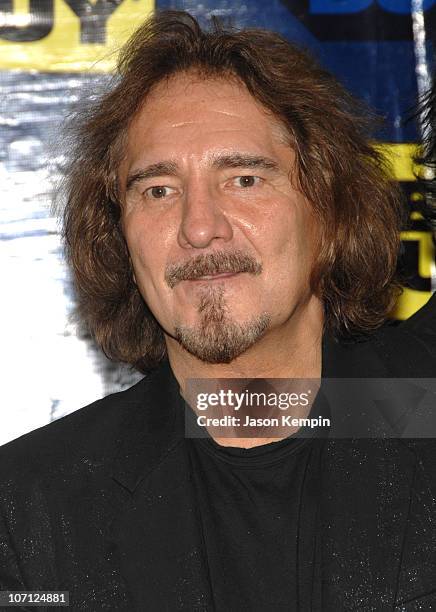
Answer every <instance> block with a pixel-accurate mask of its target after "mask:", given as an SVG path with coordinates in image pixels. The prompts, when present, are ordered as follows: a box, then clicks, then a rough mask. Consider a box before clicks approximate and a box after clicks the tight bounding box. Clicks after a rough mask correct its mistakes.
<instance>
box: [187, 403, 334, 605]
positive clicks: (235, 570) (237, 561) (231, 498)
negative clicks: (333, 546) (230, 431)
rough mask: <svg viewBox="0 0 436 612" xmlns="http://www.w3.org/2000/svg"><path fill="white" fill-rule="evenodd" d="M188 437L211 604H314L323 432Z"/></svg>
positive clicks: (318, 590) (316, 595)
mask: <svg viewBox="0 0 436 612" xmlns="http://www.w3.org/2000/svg"><path fill="white" fill-rule="evenodd" d="M312 412H313V411H312ZM186 442H187V448H188V452H189V456H190V461H191V470H192V474H193V478H194V485H195V495H196V507H197V516H198V521H199V527H200V530H201V532H202V537H203V545H204V553H205V555H204V556H205V559H206V560H207V564H208V573H209V579H210V584H211V592H212V593H213V598H214V605H215V609H216V610H217V612H241V611H242V610H249V611H250V612H256V611H259V612H268V611H271V612H272V611H274V612H281V611H283V612H284V611H285V610H286V611H288V612H289V611H292V610H297V609H312V606H313V607H314V609H317V607H316V601H317V598H318V597H319V592H320V580H319V576H318V568H319V564H320V559H319V555H318V554H317V548H318V545H319V533H318V531H319V530H318V523H319V517H318V511H319V492H320V471H321V470H320V467H321V453H322V440H321V439H319V438H317V437H314V435H312V436H311V437H304V438H302V437H296V436H295V435H294V436H290V437H288V438H286V439H284V440H281V441H279V442H271V443H268V444H264V445H262V446H258V447H254V448H249V449H244V448H234V447H228V446H227V447H226V446H221V445H219V444H217V443H216V442H215V441H214V440H213V439H212V438H210V437H208V438H203V439H201V438H196V439H195V438H194V439H187V441H186Z"/></svg>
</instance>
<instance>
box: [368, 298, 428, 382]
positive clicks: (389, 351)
mask: <svg viewBox="0 0 436 612" xmlns="http://www.w3.org/2000/svg"><path fill="white" fill-rule="evenodd" d="M373 345H374V348H375V350H376V351H377V352H378V353H379V355H380V357H381V358H382V360H383V361H384V362H385V364H386V366H387V370H388V372H389V374H390V375H391V376H392V377H405V378H407V377H412V378H427V377H431V378H432V377H435V376H436V293H435V294H433V296H432V297H431V298H430V300H429V301H428V302H427V304H425V306H423V307H422V308H421V309H420V310H418V312H416V313H415V314H414V315H413V316H412V317H410V318H409V319H407V320H406V321H403V322H402V323H400V324H399V325H397V326H388V327H384V328H383V329H381V330H379V331H378V332H377V333H376V334H375V335H374V339H373Z"/></svg>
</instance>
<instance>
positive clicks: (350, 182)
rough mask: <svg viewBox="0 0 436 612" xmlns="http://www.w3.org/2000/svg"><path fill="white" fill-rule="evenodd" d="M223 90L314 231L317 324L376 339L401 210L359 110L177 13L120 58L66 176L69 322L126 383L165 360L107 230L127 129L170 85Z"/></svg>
mask: <svg viewBox="0 0 436 612" xmlns="http://www.w3.org/2000/svg"><path fill="white" fill-rule="evenodd" d="M189 70H195V71H197V72H200V73H201V74H203V75H204V76H205V78H206V77H207V76H214V77H215V76H222V77H223V78H235V77H236V78H237V79H239V81H241V82H243V83H244V84H245V86H246V87H247V88H248V91H249V92H250V93H251V95H252V96H253V97H254V98H255V99H256V100H258V101H259V102H260V103H261V104H263V106H264V107H265V108H267V109H269V110H270V111H271V112H272V113H273V114H274V115H275V116H276V117H277V118H279V119H280V120H281V121H282V122H283V123H284V124H285V126H286V127H287V130H288V132H289V135H290V139H291V143H292V147H293V149H294V150H295V153H296V166H297V173H298V182H299V186H300V188H301V190H302V192H303V193H304V194H305V195H306V197H307V198H308V199H309V200H310V202H311V203H312V206H313V209H314V213H315V214H316V215H317V217H318V219H319V223H320V227H321V229H322V245H321V248H320V252H319V257H318V260H317V263H316V265H315V268H314V270H313V273H312V276H311V279H310V280H311V286H312V290H313V291H314V292H315V293H316V294H317V295H319V297H320V298H321V299H322V301H323V303H324V308H325V324H326V326H327V327H328V328H329V329H330V330H331V331H332V332H333V333H335V334H336V335H337V336H348V337H355V336H356V335H361V334H365V333H367V332H369V331H370V330H372V329H374V328H376V327H377V326H379V325H380V324H381V323H382V322H383V321H384V319H385V318H386V316H387V313H388V311H389V309H390V308H391V306H392V304H393V302H394V300H395V297H396V295H397V292H398V285H397V283H396V281H395V271H396V264H397V256H398V251H399V244H400V242H399V240H400V238H399V231H400V226H401V223H402V211H403V206H402V203H401V199H400V197H399V191H398V188H397V186H396V185H395V184H394V183H392V182H391V181H390V180H389V178H388V174H387V171H386V168H385V162H384V160H383V158H382V156H381V155H380V153H379V152H377V150H376V149H375V148H374V147H373V146H372V145H371V142H370V140H369V132H368V129H369V128H370V125H371V121H370V120H368V119H367V118H366V113H365V112H364V109H363V108H362V106H361V105H360V104H359V103H358V102H357V101H356V100H354V99H353V98H352V97H351V96H350V95H349V94H348V93H347V92H346V91H345V90H344V89H343V87H342V86H341V85H340V84H339V83H338V82H337V81H336V79H335V78H334V77H333V76H332V75H331V74H329V73H328V72H327V71H325V70H323V69H322V68H321V67H320V66H319V65H318V64H317V62H316V61H315V60H314V59H313V58H312V57H311V56H310V55H308V54H307V53H306V52H304V51H302V50H301V49H299V48H297V47H296V46H295V45H293V44H291V43H290V42H288V41H286V40H285V39H284V38H282V37H281V36H279V35H277V34H275V33H272V32H268V31H263V30H259V29H250V30H243V31H235V30H232V29H224V28H223V27H221V26H220V24H219V23H217V22H215V23H214V24H213V27H212V29H211V31H203V30H202V29H201V28H200V26H199V24H198V22H197V21H196V20H195V19H194V18H193V17H192V16H191V15H189V14H188V13H185V12H179V11H165V12H162V13H158V14H156V15H154V16H153V17H151V18H150V19H148V20H147V21H146V22H145V23H144V24H143V25H141V27H139V29H138V30H137V31H136V32H135V34H134V35H133V36H132V38H131V39H130V40H129V41H128V42H127V44H126V45H125V46H124V48H123V49H122V50H121V53H120V56H119V61H118V66H117V76H116V82H115V83H114V85H113V87H112V89H111V90H110V91H109V92H107V93H105V95H103V96H102V97H101V98H99V99H98V100H97V101H95V103H94V104H93V106H92V108H91V110H90V111H88V112H86V113H84V116H83V117H82V118H81V120H80V122H77V121H76V123H75V143H76V145H75V147H74V149H73V153H72V155H71V158H70V163H69V167H68V172H67V176H66V182H65V187H66V201H65V208H64V211H63V237H64V243H65V250H66V256H67V261H68V262H69V264H70V266H71V269H72V274H73V280H74V283H75V288H76V295H77V304H78V312H79V315H80V316H81V318H82V319H83V320H84V321H85V322H86V323H87V325H88V327H89V329H90V331H91V333H92V334H93V335H94V337H95V338H96V340H97V342H98V343H99V345H100V346H101V347H102V349H103V351H104V352H105V354H106V355H107V356H108V357H110V358H112V359H115V360H118V361H123V362H126V363H130V364H132V365H134V366H135V367H136V368H137V369H139V370H140V371H143V372H145V371H146V370H147V369H149V368H151V367H154V366H156V365H157V364H158V362H159V361H160V360H161V359H162V358H163V357H164V356H165V354H166V346H165V341H164V335H163V331H162V329H161V327H160V326H159V324H158V323H157V321H156V319H155V318H154V316H153V315H152V313H151V312H150V311H149V309H148V308H147V305H146V304H145V303H144V300H143V299H142V297H141V295H140V293H139V291H138V288H137V287H136V285H135V283H134V280H133V274H132V269H131V265H130V260H129V255H128V250H127V246H126V243H125V240H124V237H123V234H122V231H121V228H120V212H121V209H120V194H119V189H118V184H117V170H118V166H119V163H120V159H121V158H122V155H123V147H124V144H125V140H126V132H127V129H128V126H129V123H130V121H131V120H132V118H133V117H134V116H135V114H136V113H137V112H138V110H139V109H140V108H141V106H142V104H143V103H144V100H146V97H147V94H148V92H150V90H151V88H152V87H153V86H154V85H156V84H157V83H159V82H160V81H162V80H163V79H165V78H168V77H170V76H172V75H174V74H176V73H178V72H181V71H189Z"/></svg>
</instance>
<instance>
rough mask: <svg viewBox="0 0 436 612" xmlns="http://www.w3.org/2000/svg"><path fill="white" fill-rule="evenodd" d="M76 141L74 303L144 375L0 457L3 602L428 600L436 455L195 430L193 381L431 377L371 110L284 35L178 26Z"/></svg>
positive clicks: (176, 606) (69, 208)
mask: <svg viewBox="0 0 436 612" xmlns="http://www.w3.org/2000/svg"><path fill="white" fill-rule="evenodd" d="M77 142H78V144H77V148H76V151H75V155H74V156H73V158H72V162H71V168H70V172H69V176H68V183H67V204H66V208H65V213H64V228H65V229H64V235H65V241H66V248H67V256H68V260H69V262H70V264H71V267H72V271H73V274H74V279H75V283H76V287H77V295H78V303H79V312H80V314H81V316H82V317H83V318H84V320H85V321H86V322H87V324H88V325H89V327H90V329H91V330H92V332H93V333H94V335H95V337H96V339H97V341H98V342H99V344H100V345H101V346H102V348H103V350H104V351H105V352H106V354H107V355H108V356H110V357H111V358H113V359H117V360H120V361H124V362H127V363H130V364H132V365H134V366H136V367H137V368H138V369H139V370H140V371H142V372H144V373H146V377H145V378H144V379H143V380H142V381H141V382H140V383H138V384H137V385H136V386H134V387H133V388H132V389H129V390H128V391H126V392H123V393H119V394H115V395H113V396H109V397H107V398H105V399H103V400H100V401H98V402H96V403H94V404H92V405H90V406H88V407H86V408H83V409H82V410H79V411H77V412H76V413H74V414H72V415H70V416H68V417H65V418H63V419H60V420H59V421H57V422H55V423H52V424H51V425H49V426H47V427H44V428H42V429H40V430H37V431H35V432H33V433H31V434H28V435H26V436H23V437H22V438H20V439H18V440H16V441H14V442H12V443H10V444H8V445H6V446H5V447H3V448H2V450H1V464H0V465H1V468H0V469H1V483H2V485H1V511H2V527H1V529H2V531H1V539H0V542H1V547H0V551H1V563H0V568H1V569H0V585H1V587H2V589H3V590H5V589H8V590H39V591H47V590H51V591H53V590H65V591H69V592H70V602H71V606H72V608H73V609H77V610H147V611H148V610H153V611H154V610H156V611H157V610H159V611H160V610H169V611H171V610H196V611H199V610H202V611H212V610H218V611H227V610H231V611H240V610H262V611H268V610H274V611H276V610H277V611H281V610H323V611H330V610H331V611H335V612H336V611H338V610H351V609H359V610H377V611H378V610H398V611H399V610H407V611H409V610H417V609H431V608H432V605H433V606H434V605H436V578H435V577H436V550H435V544H436V521H435V516H436V514H435V510H436V507H435V501H434V500H435V498H436V483H435V474H436V469H435V468H436V463H435V460H436V447H435V444H434V442H433V441H432V440H404V439H402V440H400V439H396V438H395V437H390V438H389V439H386V436H384V437H383V436H381V438H380V437H376V436H374V437H371V439H361V436H359V437H356V438H353V439H332V438H329V437H328V436H320V435H312V436H302V437H300V436H297V435H289V436H282V438H283V439H281V440H279V441H272V437H271V436H268V435H265V436H263V437H259V436H258V437H256V436H244V435H241V434H240V435H239V436H237V437H228V438H224V437H223V438H221V437H217V438H215V439H214V438H213V437H210V436H209V437H205V438H188V437H186V436H185V431H184V417H183V407H184V401H183V398H184V397H187V396H188V395H189V393H188V386H189V385H188V382H189V380H190V379H214V380H215V379H262V380H263V379H268V380H269V379H289V380H291V379H314V380H315V381H316V380H319V379H323V380H324V379H328V378H353V377H354V378H361V377H362V378H368V379H369V378H370V379H377V378H382V379H385V378H394V377H399V378H401V377H422V378H425V377H432V376H434V372H435V371H436V370H435V365H436V315H435V300H434V298H433V299H432V300H430V302H429V303H428V305H427V306H426V307H425V308H423V309H422V310H421V311H420V312H419V313H418V314H417V315H415V316H414V317H412V319H410V320H409V321H407V322H405V323H404V324H402V325H400V326H399V327H380V326H381V324H382V323H383V321H384V320H385V319H386V317H387V314H388V312H389V309H390V307H391V305H392V303H393V300H394V299H395V297H396V295H397V294H398V289H397V285H396V282H395V269H396V263H397V256H398V249H399V229H400V226H401V221H402V204H401V201H400V199H399V197H398V193H397V190H396V188H395V187H394V185H393V184H391V183H390V182H389V181H388V180H387V178H386V174H385V171H384V167H383V162H382V159H381V158H380V156H379V154H378V153H377V152H376V151H375V150H374V149H373V148H372V147H371V146H370V144H369V142H368V136H367V133H366V123H365V121H364V119H362V116H361V113H360V109H359V107H358V105H357V104H356V103H355V102H354V101H353V100H352V99H351V98H350V97H349V96H348V95H347V94H346V93H345V92H344V91H343V89H342V88H341V87H340V85H339V84H338V83H337V82H336V81H335V80H334V78H333V77H332V76H331V75H329V74H328V73H326V72H325V71H323V70H322V69H321V68H319V67H318V65H317V64H316V63H315V62H314V61H313V60H312V59H311V58H309V57H308V56H307V55H306V54H305V53H303V52H302V51H300V50H298V49H296V48H295V47H294V46H292V45H291V44H289V43H287V42H286V41H284V40H283V39H281V38H280V37H279V36H277V35H275V34H272V33H269V32H262V31H257V30H252V31H242V32H232V31H223V30H221V29H220V28H219V27H217V28H216V30H215V31H213V32H210V33H205V32H202V31H201V29H200V28H199V26H198V24H197V22H196V21H195V20H194V19H193V18H192V17H191V16H189V15H188V14H186V13H177V12H176V13H173V12H169V13H162V14H161V15H158V16H156V17H153V18H152V19H151V20H149V21H148V22H147V23H145V24H144V25H143V26H141V28H140V29H139V30H138V31H137V33H136V34H135V36H134V37H133V38H132V39H131V41H130V42H129V43H128V45H127V46H126V47H125V49H124V50H123V52H122V54H121V57H120V61H119V79H118V80H117V82H116V84H115V85H114V88H113V89H112V90H111V92H109V93H108V94H107V95H106V96H105V97H103V98H102V99H100V100H99V101H98V102H97V104H96V105H95V106H94V107H93V109H91V111H90V112H89V113H88V114H87V116H86V117H85V118H84V119H83V123H82V127H81V128H80V130H78V141H77ZM374 330H377V331H374ZM320 397H321V396H320ZM317 399H318V398H317ZM355 400H356V402H358V400H359V398H355ZM365 401H366V400H365ZM320 405H321V406H323V404H322V401H320V402H318V405H317V403H316V402H315V403H314V404H313V405H312V407H311V410H312V411H316V410H320ZM191 408H192V406H191ZM335 408H336V406H335V405H330V406H329V409H330V410H333V411H334V410H335ZM366 408H367V410H368V411H371V409H372V407H371V406H369V405H367V406H366ZM315 413H316V412H315ZM188 414H190V415H191V417H192V415H193V411H191V412H189V410H188ZM197 429H198V427H197Z"/></svg>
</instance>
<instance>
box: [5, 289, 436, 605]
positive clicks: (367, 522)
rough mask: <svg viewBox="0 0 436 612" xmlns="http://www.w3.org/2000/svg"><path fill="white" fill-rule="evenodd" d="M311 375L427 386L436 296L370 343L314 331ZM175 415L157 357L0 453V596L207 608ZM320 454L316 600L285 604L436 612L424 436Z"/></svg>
mask: <svg viewBox="0 0 436 612" xmlns="http://www.w3.org/2000/svg"><path fill="white" fill-rule="evenodd" d="M323 376H324V377H329V376H330V377H331V376H333V377H339V376H344V377H347V376H368V377H369V376H378V377H396V376H399V377H401V376H403V377H435V376H436V296H434V297H433V298H432V300H431V301H430V302H429V303H428V305H427V306H426V307H424V308H423V309H422V310H421V311H420V312H419V313H418V314H417V315H415V316H414V317H412V318H411V319H409V320H408V321H407V322H405V323H403V324H402V325H400V326H398V327H387V328H384V329H383V330H381V331H379V332H378V333H376V334H375V335H374V336H373V337H372V338H371V339H370V340H368V341H365V342H360V343H358V344H355V345H353V346H345V345H340V344H338V343H336V342H334V341H333V340H331V339H330V338H329V337H327V336H326V337H325V338H324V342H323ZM435 407H436V406H435ZM180 414H181V410H180V395H179V389H178V385H177V382H176V380H175V378H174V376H173V374H172V371H171V368H170V366H169V364H168V361H165V362H164V363H163V364H162V365H161V366H160V367H159V368H158V369H156V370H155V371H153V372H152V373H151V374H150V375H148V376H147V377H145V378H144V379H143V380H142V381H141V382H139V383H138V384H137V385H135V386H134V387H132V388H131V389H129V390H127V391H125V392H122V393H117V394H114V395H111V396H109V397H106V398H104V399H102V400H99V401H97V402H95V403H93V404H91V405H90V406H87V407H85V408H82V409H81V410H78V411H77V412H75V413H73V414H71V415H69V416H67V417H64V418H62V419H59V420H58V421H56V422H54V423H51V424H50V425H47V426H45V427H42V428H41V429H38V430H36V431H34V432H32V433H30V434H27V435H25V436H22V437H21V438H19V439H17V440H15V441H13V442H11V443H9V444H6V445H5V446H3V447H2V448H1V449H0V516H1V522H0V589H3V590H6V589H7V590H23V589H26V590H68V591H70V602H71V603H70V609H71V610H96V611H97V610H114V611H123V610H126V611H127V610H128V611H129V612H132V611H133V610H139V611H147V612H149V611H150V612H154V611H156V612H162V611H165V610H167V611H173V610H189V611H207V612H209V611H210V612H212V611H214V610H215V608H214V605H213V593H212V591H211V587H210V584H209V582H208V577H207V572H206V564H205V562H204V558H203V556H202V555H203V551H202V545H201V540H200V537H199V534H198V531H197V525H196V520H195V502H194V501H193V499H194V498H193V495H192V488H191V487H192V485H191V476H190V467H189V462H188V459H187V454H186V452H185V442H184V435H183V427H182V426H181V425H183V423H182V421H181V419H180ZM324 444H325V447H324V451H323V453H324V454H323V477H322V481H321V482H318V483H317V484H316V486H315V485H314V491H313V494H314V495H320V496H321V522H320V526H319V543H320V544H319V545H320V549H321V558H322V564H321V567H319V568H314V571H315V570H317V571H319V572H320V573H321V583H320V584H321V591H320V593H319V598H320V599H319V598H317V599H315V600H311V599H310V597H307V598H306V599H305V600H302V601H300V602H299V604H298V606H297V604H296V608H295V609H297V607H298V609H299V610H304V611H306V610H322V611H323V612H325V611H327V612H329V611H332V612H338V611H341V610H362V611H371V610H374V611H377V612H380V611H384V610H386V611H387V610H395V611H397V612H400V611H401V612H411V611H413V610H431V609H436V441H435V440H433V439H421V440H410V439H406V440H404V439H403V440H395V439H391V440H383V439H371V440H359V439H356V440H327V441H326V442H324ZM308 562H310V561H308ZM32 609H34V608H29V610H32ZM47 609H48V608H47ZM219 612H228V611H219ZM238 612H239V611H238Z"/></svg>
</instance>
